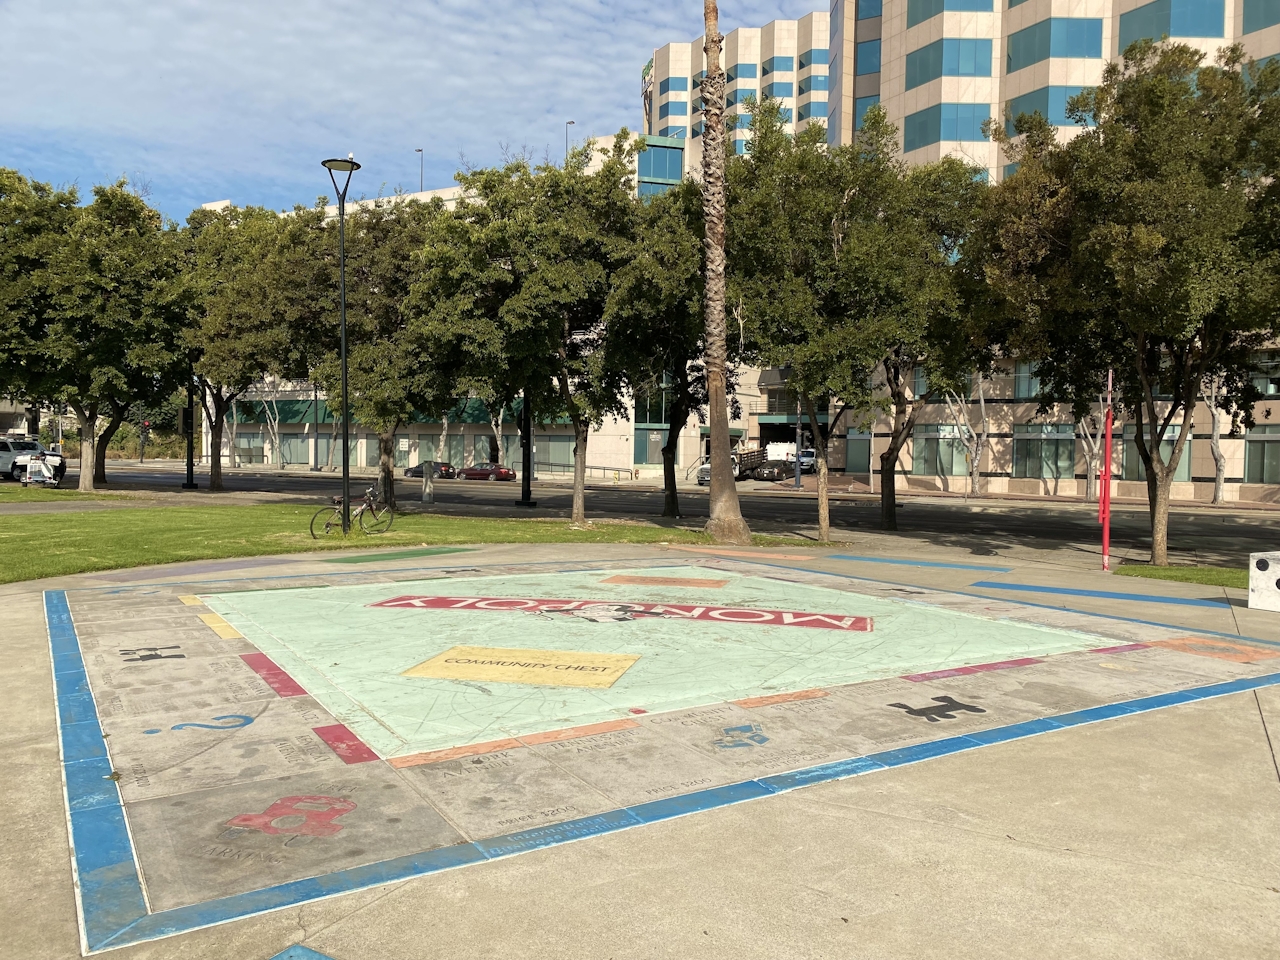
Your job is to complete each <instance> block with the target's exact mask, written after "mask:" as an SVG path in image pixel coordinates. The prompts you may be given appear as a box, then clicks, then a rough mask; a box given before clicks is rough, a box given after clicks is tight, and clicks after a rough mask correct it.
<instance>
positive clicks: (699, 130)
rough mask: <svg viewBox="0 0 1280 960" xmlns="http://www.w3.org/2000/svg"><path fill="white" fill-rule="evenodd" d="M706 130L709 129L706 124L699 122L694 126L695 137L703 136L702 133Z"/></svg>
mask: <svg viewBox="0 0 1280 960" xmlns="http://www.w3.org/2000/svg"><path fill="white" fill-rule="evenodd" d="M706 128H707V126H706V124H704V123H703V122H702V121H701V120H699V121H698V122H697V123H695V124H694V125H693V135H694V136H695V137H700V136H702V131H703V130H705V129H706Z"/></svg>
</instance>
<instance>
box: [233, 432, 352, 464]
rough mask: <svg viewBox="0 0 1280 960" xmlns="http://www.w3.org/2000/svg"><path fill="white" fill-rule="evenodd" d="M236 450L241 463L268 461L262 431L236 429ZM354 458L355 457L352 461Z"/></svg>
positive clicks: (237, 458)
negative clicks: (251, 431)
mask: <svg viewBox="0 0 1280 960" xmlns="http://www.w3.org/2000/svg"><path fill="white" fill-rule="evenodd" d="M235 451H236V460H237V461H238V462H240V463H266V457H265V456H263V451H264V445H263V437H262V434H260V433H245V432H244V431H243V430H238V431H236V443H235ZM354 460H355V458H354V457H353V458H352V462H354Z"/></svg>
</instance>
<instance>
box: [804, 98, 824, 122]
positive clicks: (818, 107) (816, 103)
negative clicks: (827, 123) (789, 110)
mask: <svg viewBox="0 0 1280 960" xmlns="http://www.w3.org/2000/svg"><path fill="white" fill-rule="evenodd" d="M797 115H798V116H799V118H800V119H801V120H809V119H812V118H814V117H825V116H826V115H827V101H825V100H810V101H809V102H808V103H802V104H800V109H799V111H797Z"/></svg>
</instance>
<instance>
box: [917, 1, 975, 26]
mask: <svg viewBox="0 0 1280 960" xmlns="http://www.w3.org/2000/svg"><path fill="white" fill-rule="evenodd" d="M992 9H993V6H992V0H907V26H908V27H914V26H915V25H916V24H917V23H924V22H925V21H926V20H931V19H933V18H934V17H936V16H937V15H938V14H940V13H942V12H943V11H944V10H947V11H956V12H963V11H970V12H979V13H981V12H984V11H986V12H990V11H991V10H992Z"/></svg>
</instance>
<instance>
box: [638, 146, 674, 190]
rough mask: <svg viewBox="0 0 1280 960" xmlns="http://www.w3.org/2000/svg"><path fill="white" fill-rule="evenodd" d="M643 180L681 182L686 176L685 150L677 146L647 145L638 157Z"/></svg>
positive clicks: (639, 170)
mask: <svg viewBox="0 0 1280 960" xmlns="http://www.w3.org/2000/svg"><path fill="white" fill-rule="evenodd" d="M636 169H637V172H638V173H639V174H640V179H641V180H667V181H670V182H673V183H679V182H680V178H681V177H683V176H684V151H683V150H678V149H676V148H675V147H646V148H645V149H644V150H641V151H640V155H639V156H638V157H637V158H636Z"/></svg>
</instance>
